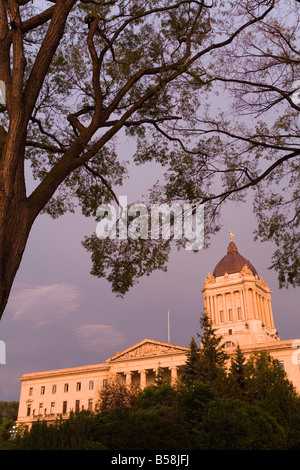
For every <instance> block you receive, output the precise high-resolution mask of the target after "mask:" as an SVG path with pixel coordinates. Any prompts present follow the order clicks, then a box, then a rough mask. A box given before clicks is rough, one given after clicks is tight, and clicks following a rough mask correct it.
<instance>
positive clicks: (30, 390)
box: [29, 387, 33, 395]
mask: <svg viewBox="0 0 300 470" xmlns="http://www.w3.org/2000/svg"><path fill="white" fill-rule="evenodd" d="M32 394H33V387H30V389H29V395H32Z"/></svg>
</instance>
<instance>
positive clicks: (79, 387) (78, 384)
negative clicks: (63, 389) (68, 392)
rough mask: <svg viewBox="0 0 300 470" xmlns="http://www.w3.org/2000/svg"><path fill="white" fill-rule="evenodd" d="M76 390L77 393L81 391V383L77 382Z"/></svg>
mask: <svg viewBox="0 0 300 470" xmlns="http://www.w3.org/2000/svg"><path fill="white" fill-rule="evenodd" d="M76 390H77V391H78V392H79V391H80V390H81V382H77V384H76Z"/></svg>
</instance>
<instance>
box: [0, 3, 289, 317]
mask: <svg viewBox="0 0 300 470" xmlns="http://www.w3.org/2000/svg"><path fill="white" fill-rule="evenodd" d="M50 3H51V6H48V4H46V2H45V3H44V2H38V1H35V2H31V1H30V0H22V1H13V0H7V1H3V2H1V5H0V16H1V24H0V41H1V48H0V80H1V81H2V82H3V83H4V84H5V95H6V103H5V105H1V106H0V125H1V126H2V127H1V128H0V129H1V143H0V148H1V160H0V188H1V192H0V221H1V223H0V227H1V231H0V266H1V276H0V294H1V295H0V301H1V302H0V312H1V315H2V313H3V310H4V308H5V305H6V302H7V299H8V297H9V293H10V290H11V286H12V284H13V281H14V277H15V275H16V272H17V270H18V267H19V265H20V262H21V260H22V256H23V252H24V250H25V247H26V243H27V239H28V237H29V234H30V231H31V227H32V225H33V224H34V222H35V220H36V218H37V216H38V215H39V214H40V213H42V212H47V213H48V214H50V215H51V216H52V217H54V218H55V217H58V216H59V215H62V214H64V213H65V212H67V211H75V209H76V207H79V208H80V209H81V211H82V213H83V214H84V215H85V216H87V217H95V218H96V217H97V207H98V206H99V205H100V204H102V203H110V202H113V203H117V200H118V198H117V190H116V188H118V187H119V186H120V185H122V183H123V181H124V179H125V178H126V177H127V168H126V166H127V164H126V162H125V161H123V158H122V155H119V152H118V147H117V144H118V139H117V138H118V136H120V135H123V136H124V133H125V135H126V136H127V137H128V138H133V139H134V142H135V144H136V152H135V154H134V155H133V161H134V163H136V164H141V163H144V162H149V161H155V162H157V163H159V164H161V165H162V166H164V167H165V168H166V171H167V182H166V184H164V185H163V188H160V187H159V186H155V188H154V190H153V192H152V194H151V197H150V198H149V201H150V202H153V201H159V202H161V201H165V202H171V201H173V200H174V199H176V200H180V201H182V200H184V201H193V202H194V203H195V204H199V203H200V204H204V203H207V207H206V215H205V217H206V219H205V222H206V224H205V225H206V235H207V236H208V235H209V234H210V233H214V232H215V230H217V229H218V224H217V223H216V207H215V206H214V204H210V203H209V202H210V201H219V202H221V201H222V200H223V199H224V198H226V197H227V195H230V194H237V192H238V191H240V190H241V189H242V187H243V186H249V185H250V186H251V185H254V184H257V183H258V182H260V181H261V180H262V179H263V177H262V176H261V175H259V174H258V175H254V169H253V165H254V163H255V162H253V161H252V160H251V161H250V156H249V157H245V160H242V156H245V155H246V154H245V152H242V151H241V152H240V155H238V154H237V152H238V147H237V146H236V147H235V148H233V146H232V145H231V147H230V146H227V144H226V143H224V142H223V140H222V136H224V132H223V128H222V127H221V125H219V126H218V129H217V130H219V131H220V132H219V134H217V135H212V134H210V132H211V130H209V129H206V130H205V132H204V135H203V137H201V139H200V140H199V139H198V138H199V122H200V121H199V120H201V118H200V115H199V112H201V113H203V111H204V110H205V109H206V106H205V101H206V99H209V97H211V96H212V95H211V93H212V92H213V91H214V84H215V83H224V80H223V78H224V77H222V76H220V70H221V71H222V72H225V69H226V67H225V66H224V65H223V64H224V58H225V57H230V60H231V63H232V64H233V66H232V68H231V74H229V75H228V77H229V78H230V79H232V82H233V83H236V81H235V82H234V80H235V79H236V77H235V76H232V75H233V74H234V73H238V72H239V67H236V66H235V65H234V64H236V63H237V62H236V61H237V60H240V57H237V54H238V51H239V50H240V49H239V48H241V47H242V45H243V41H244V42H245V41H250V40H251V38H252V37H253V36H252V35H253V34H254V33H255V35H256V33H257V31H260V36H259V38H261V40H262V39H264V43H263V45H264V46H265V48H266V50H267V48H268V47H269V48H271V51H274V53H273V52H272V53H273V55H274V57H275V56H276V57H277V55H278V54H277V50H276V47H277V46H278V45H277V44H276V43H274V41H273V40H272V36H271V33H272V31H271V28H272V27H273V30H275V19H276V18H277V17H278V14H279V13H278V8H280V5H281V4H282V3H284V2H283V1H282V2H281V1H280V2H274V0H273V1H271V0H265V1H255V0H245V1H242V2H239V3H236V2H229V3H228V2H223V1H220V2H212V3H208V2H205V1H204V0H200V1H198V0H178V1H174V0H151V1H150V2H147V3H145V2H141V1H140V0H135V1H131V2H126V1H124V0H113V1H107V2H106V1H105V0H91V1H89V0H81V1H76V0H64V1H63V0H56V1H55V2H54V1H53V2H50ZM275 4H276V5H275ZM277 4H280V5H279V6H277ZM270 15H271V16H270ZM269 17H270V18H271V20H272V21H269ZM266 24H267V25H269V36H268V35H267V34H265V35H264V37H263V33H262V31H263V27H264V26H265V25H266ZM282 31H283V34H285V36H284V37H287V34H288V33H289V34H290V36H289V37H290V41H289V42H288V43H287V44H286V47H287V48H288V49H289V52H290V54H292V53H294V55H295V54H296V52H295V48H294V46H293V44H294V39H293V36H292V34H291V30H288V29H287V27H286V28H285V29H283V30H282ZM278 37H279V35H278ZM282 44H284V42H282ZM236 48H237V49H236ZM235 51H237V52H235ZM250 52H251V54H253V57H256V56H257V54H255V52H257V51H256V50H255V48H253V47H252V49H251V51H250ZM282 56H283V54H282ZM245 60H246V59H245ZM245 60H244V59H243V60H242V61H241V64H244V63H245ZM253 60H254V59H253ZM266 60H267V59H266ZM229 63H230V61H229V60H228V61H227V62H226V65H228V64H229ZM239 63H240V62H239ZM294 63H295V60H294ZM294 66H295V67H296V65H295V64H294ZM270 67H271V65H270ZM257 68H258V67H257ZM258 69H259V68H258ZM233 70H234V71H235V72H232V71H233ZM267 91H270V92H272V93H273V94H274V93H275V94H276V90H275V87H274V85H273V87H272V88H270V87H269V88H268V89H267ZM287 95H288V94H286V96H285V97H284V99H285V100H286V101H287V102H289V103H290V102H291V99H289V100H288V96H287ZM272 96H273V95H272ZM284 99H283V100H284ZM290 104H291V103H290ZM293 109H294V110H295V111H296V108H295V107H294V108H293ZM297 109H298V108H297ZM201 122H202V121H201ZM289 122H290V121H289V120H288V118H287V117H286V116H285V115H284V119H283V120H282V124H281V128H282V126H283V125H285V127H286V128H289ZM209 123H210V122H209V121H208V120H206V124H209ZM215 127H216V126H215ZM278 127H279V124H277V128H278ZM289 129H290V128H289ZM214 130H216V129H214ZM207 133H209V135H207ZM289 133H290V130H288V131H287V134H289ZM292 134H293V135H294V133H292ZM195 136H196V139H195ZM260 136H262V132H260ZM276 136H277V137H278V135H277V134H276ZM276 136H274V138H273V140H272V143H271V144H272V145H271V144H269V143H268V145H267V146H266V147H263V145H262V144H260V145H256V144H255V142H253V144H252V147H253V149H254V152H256V154H255V155H256V159H255V161H257V160H258V155H259V149H260V148H262V150H266V151H265V153H266V154H267V155H269V157H271V152H269V150H270V149H272V152H273V151H275V150H276V149H275V148H274V146H275V144H274V141H275V140H276V139H277V137H276ZM287 139H288V136H286V137H282V138H281V141H283V140H287ZM261 140H262V139H261ZM277 140H278V139H277ZM281 141H280V143H279V144H278V145H281ZM291 147H292V146H291ZM232 150H234V151H233V152H232ZM285 150H286V147H285V148H284V151H285ZM289 150H290V153H291V152H292V153H295V152H296V150H295V149H294V147H293V148H289ZM249 155H250V154H249ZM222 159H223V161H222ZM279 160H280V159H278V165H276V167H278V168H279V167H280V165H279ZM285 161H289V163H290V164H292V162H294V160H293V159H292V157H291V158H290V159H289V158H285ZM224 165H225V166H224ZM280 168H283V167H280ZM269 173H271V172H270V171H269ZM269 173H268V174H269ZM28 174H30V175H31V176H32V177H33V179H34V183H33V184H32V182H31V180H30V182H29V184H28V181H27V177H26V178H25V175H26V176H27V175H28ZM272 175H273V173H272ZM220 176H221V179H220V178H219V177H220ZM220 181H221V183H222V184H224V185H225V189H224V190H223V189H222V190H221V191H220V185H219V183H220ZM213 187H214V188H215V189H212V188H213ZM217 188H218V189H217ZM224 191H225V192H224ZM295 198H297V195H296V193H295V195H294V199H295ZM265 204H267V199H266V200H265ZM276 207H277V206H276ZM295 221H296V219H295ZM295 223H296V222H295ZM290 226H291V225H290ZM274 228H275V232H276V226H274ZM261 232H263V231H262V230H261ZM275 232H274V233H275ZM276 233H278V231H277V232H276ZM121 242H123V241H122V240H116V241H115V243H113V241H111V240H109V241H107V240H104V241H103V240H100V239H98V238H94V237H93V236H91V237H87V239H86V240H85V241H84V245H85V247H86V248H87V249H88V251H89V252H90V253H91V256H92V264H93V267H92V273H93V274H94V275H96V276H99V277H106V278H108V280H109V282H111V284H112V286H113V290H114V291H115V292H119V293H120V294H121V295H123V294H124V293H126V292H127V291H128V289H129V288H130V287H131V286H132V285H133V284H134V283H135V282H136V281H137V280H138V279H139V277H140V276H142V275H145V274H146V275H149V274H150V272H152V271H153V270H154V269H166V263H167V261H168V255H169V249H170V247H169V244H168V243H159V242H158V241H157V240H151V239H148V240H143V241H142V243H141V241H140V240H137V241H135V242H131V244H130V243H128V244H126V243H121ZM135 250H136V255H135V256H134V255H133V253H134V252H135ZM294 253H295V251H294ZM286 259H287V258H286ZM116 260H118V261H116ZM287 270H288V271H289V267H288V268H287ZM291 280H292V281H293V282H294V281H295V282H296V280H297V278H296V277H295V276H294V277H293V276H292V277H291Z"/></svg>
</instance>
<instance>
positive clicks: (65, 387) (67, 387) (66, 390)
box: [64, 384, 69, 392]
mask: <svg viewBox="0 0 300 470" xmlns="http://www.w3.org/2000/svg"><path fill="white" fill-rule="evenodd" d="M68 390H69V384H65V385H64V392H68Z"/></svg>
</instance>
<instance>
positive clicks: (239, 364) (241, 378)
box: [230, 344, 246, 392]
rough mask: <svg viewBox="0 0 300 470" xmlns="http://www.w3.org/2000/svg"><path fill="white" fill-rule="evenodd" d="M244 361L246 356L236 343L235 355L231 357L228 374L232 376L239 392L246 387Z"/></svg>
mask: <svg viewBox="0 0 300 470" xmlns="http://www.w3.org/2000/svg"><path fill="white" fill-rule="evenodd" d="M245 362H246V358H245V356H244V354H243V353H242V350H241V348H240V345H239V344H238V345H237V349H236V353H235V356H234V357H233V358H232V359H231V365H230V374H231V376H232V377H233V379H234V383H235V384H236V385H237V388H238V390H239V391H241V392H244V391H245V387H246V378H245Z"/></svg>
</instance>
